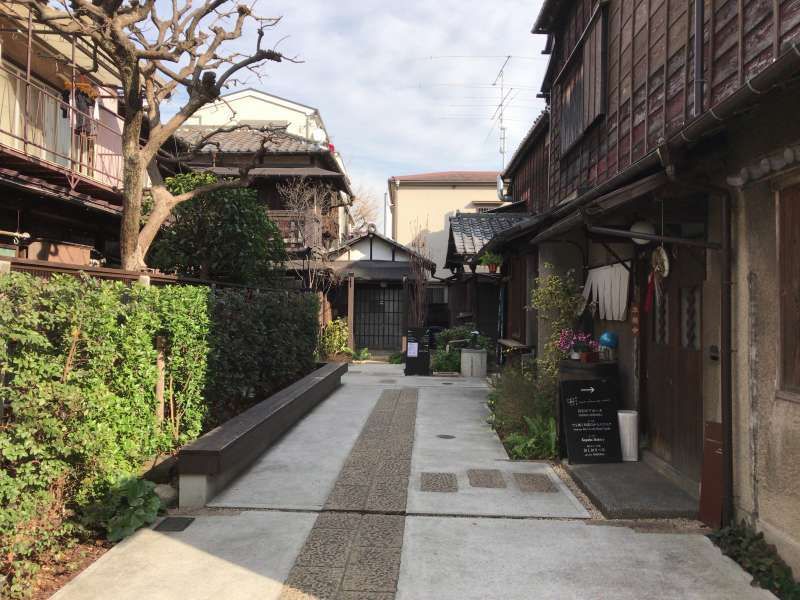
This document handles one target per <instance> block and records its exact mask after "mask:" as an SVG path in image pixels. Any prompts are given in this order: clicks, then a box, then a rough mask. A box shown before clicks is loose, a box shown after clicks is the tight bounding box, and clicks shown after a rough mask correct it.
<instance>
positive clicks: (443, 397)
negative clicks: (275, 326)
mask: <svg viewBox="0 0 800 600" xmlns="http://www.w3.org/2000/svg"><path fill="white" fill-rule="evenodd" d="M486 392H487V389H486V385H485V382H484V381H482V380H479V379H463V378H433V377H404V376H403V374H402V366H395V365H385V364H380V365H353V367H352V369H351V371H350V372H349V373H348V374H347V375H346V376H345V377H344V379H343V386H342V387H341V388H340V389H339V390H337V391H336V392H335V393H334V394H333V395H332V396H331V397H330V398H329V399H328V400H326V401H325V402H323V403H322V404H321V405H320V406H319V407H317V408H316V409H315V410H314V411H313V412H312V413H311V414H309V415H308V416H307V417H306V418H305V419H304V420H303V421H302V422H301V423H299V424H298V425H297V426H296V427H295V428H294V429H293V430H292V431H290V432H289V433H288V434H287V436H286V437H285V438H284V439H283V440H281V442H280V443H278V444H277V445H275V446H274V447H273V448H272V449H270V450H269V451H268V452H267V453H265V454H264V456H262V457H261V458H260V459H259V460H257V461H256V462H255V463H254V464H253V466H252V467H251V468H250V469H249V470H248V471H247V472H245V473H244V474H243V475H242V476H241V477H239V478H238V479H237V480H236V481H234V482H233V483H232V484H231V485H230V486H229V487H228V488H227V489H226V490H224V491H223V492H222V493H220V494H219V495H218V496H217V497H216V498H214V500H213V501H212V502H211V503H210V505H209V506H210V508H209V509H207V510H205V511H201V512H200V513H196V514H195V515H194V516H195V521H194V522H193V523H192V524H191V525H190V526H189V527H188V528H187V529H186V530H185V531H181V532H174V533H165V532H158V531H154V530H151V529H147V530H142V531H139V532H138V533H137V534H135V535H134V536H133V537H132V538H130V539H129V540H127V541H125V542H123V543H122V544H119V545H118V546H116V547H115V548H113V549H112V550H111V551H109V552H108V553H107V554H105V555H104V556H103V557H102V558H101V559H100V560H98V561H97V562H96V563H95V564H94V565H92V566H91V567H90V568H89V569H87V570H86V571H85V572H84V573H82V574H81V575H80V576H78V577H77V578H76V579H75V580H74V581H73V582H71V583H70V584H68V585H67V586H66V587H65V588H64V589H63V590H61V592H59V593H58V594H56V596H55V598H56V599H57V600H90V599H94V598H114V599H121V600H128V599H131V600H133V599H134V598H136V599H141V598H148V599H149V598H155V599H157V600H162V599H163V600H177V599H183V598H187V599H194V598H200V599H205V598H225V599H228V598H231V599H234V600H239V599H247V598H259V599H263V600H270V599H278V598H280V599H281V600H296V599H304V600H312V599H315V600H327V599H331V600H356V599H358V600H389V599H391V598H395V597H396V598H398V599H403V600H412V599H413V600H427V599H431V600H434V599H435V600H440V599H450V598H452V599H454V600H455V599H458V600H463V599H470V598H475V599H479V598H480V599H487V598H488V599H491V598H497V599H503V600H505V599H516V598H519V599H523V598H524V599H526V600H527V599H529V598H537V599H538V598H559V599H562V598H581V599H583V598H587V599H588V598H603V599H606V598H608V599H614V598H621V599H628V598H630V599H633V598H637V599H638V598H664V599H673V598H674V599H677V598H697V599H700V598H703V599H705V598H711V599H717V598H719V599H722V598H744V599H750V598H752V599H754V600H755V599H759V598H770V597H772V596H771V595H770V594H768V593H767V592H764V591H762V590H758V589H755V588H751V587H750V585H749V577H748V576H747V575H746V574H745V573H744V572H743V571H742V570H741V569H740V568H739V567H738V566H737V565H735V564H734V563H733V562H732V561H730V560H729V559H727V558H725V557H723V556H722V554H721V553H720V552H719V550H717V549H716V548H715V547H714V546H713V545H712V544H711V543H710V542H709V541H708V540H707V539H706V538H705V537H703V536H700V535H696V534H663V533H638V532H635V531H633V530H632V529H629V528H627V527H611V526H607V525H603V524H602V522H596V521H589V520H588V517H589V514H588V513H587V512H586V510H585V508H583V507H582V506H581V504H580V502H579V501H578V500H577V499H576V498H575V497H574V496H573V495H572V494H571V493H570V491H569V489H568V488H567V487H566V486H565V485H564V484H563V482H561V481H560V479H559V478H558V476H557V475H556V473H555V472H554V471H553V470H552V469H551V468H550V467H549V465H547V464H546V463H536V462H514V461H509V460H508V459H507V457H506V455H505V453H504V450H503V448H502V445H501V444H500V442H499V440H498V439H497V436H496V435H495V434H494V433H493V432H492V431H491V429H490V428H489V427H488V425H487V424H486V422H485V418H486V416H487V412H486V407H485V399H486Z"/></svg>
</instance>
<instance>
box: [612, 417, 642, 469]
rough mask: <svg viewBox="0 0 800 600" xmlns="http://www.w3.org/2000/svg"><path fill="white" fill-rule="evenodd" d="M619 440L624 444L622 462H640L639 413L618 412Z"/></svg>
mask: <svg viewBox="0 0 800 600" xmlns="http://www.w3.org/2000/svg"><path fill="white" fill-rule="evenodd" d="M617 418H618V419H619V439H620V443H621V444H622V460H623V461H625V462H635V461H637V460H639V413H638V412H637V411H635V410H618V411H617Z"/></svg>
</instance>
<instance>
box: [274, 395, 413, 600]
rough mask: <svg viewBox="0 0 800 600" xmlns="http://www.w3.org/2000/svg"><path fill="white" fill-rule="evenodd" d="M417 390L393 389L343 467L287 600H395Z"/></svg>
mask: <svg viewBox="0 0 800 600" xmlns="http://www.w3.org/2000/svg"><path fill="white" fill-rule="evenodd" d="M416 416H417V390H415V389H404V390H386V391H384V392H383V393H382V394H381V397H380V398H379V399H378V402H377V404H376V405H375V408H374V409H373V410H372V413H371V414H370V416H369V418H368V419H367V422H366V424H365V425H364V428H363V429H362V430H361V434H360V435H359V437H358V439H357V440H356V443H355V445H354V446H353V449H352V450H351V452H350V454H349V455H348V457H347V460H346V461H345V464H344V467H343V468H342V470H341V471H340V472H339V477H338V478H337V480H336V483H335V484H334V486H333V490H332V491H331V493H330V495H329V496H328V499H327V501H326V502H325V506H324V508H323V512H322V513H320V515H319V516H318V517H317V520H316V522H315V523H314V526H313V527H312V529H311V532H310V533H309V535H308V538H307V539H306V542H305V545H304V546H303V548H302V550H301V551H300V554H298V556H297V559H296V560H295V564H294V567H293V568H292V570H291V572H290V573H289V577H288V578H287V580H286V583H285V584H284V586H283V591H282V593H281V600H393V599H394V597H395V592H396V591H397V580H398V578H399V575H400V554H401V552H402V547H403V533H404V531H405V516H404V515H405V510H406V497H407V494H408V477H409V474H410V472H411V451H412V448H413V445H414V426H415V423H416Z"/></svg>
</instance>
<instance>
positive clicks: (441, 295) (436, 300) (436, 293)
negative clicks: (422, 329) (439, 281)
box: [425, 286, 447, 304]
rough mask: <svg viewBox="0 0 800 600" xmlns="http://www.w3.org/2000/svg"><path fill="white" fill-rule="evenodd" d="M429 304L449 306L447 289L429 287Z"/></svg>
mask: <svg viewBox="0 0 800 600" xmlns="http://www.w3.org/2000/svg"><path fill="white" fill-rule="evenodd" d="M425 291H426V293H427V296H428V304H447V288H445V287H439V286H429V287H428V288H427V289H426V290H425Z"/></svg>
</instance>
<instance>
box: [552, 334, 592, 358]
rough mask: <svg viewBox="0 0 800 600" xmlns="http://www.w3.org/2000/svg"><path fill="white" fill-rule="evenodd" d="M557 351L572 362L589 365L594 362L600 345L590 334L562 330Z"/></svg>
mask: <svg viewBox="0 0 800 600" xmlns="http://www.w3.org/2000/svg"><path fill="white" fill-rule="evenodd" d="M558 349H559V350H561V351H562V352H563V353H564V354H567V355H569V357H570V358H571V359H573V360H580V361H581V362H583V363H590V362H595V360H596V357H597V352H598V350H599V349H600V344H599V343H598V342H597V341H596V340H594V339H593V338H592V334H591V333H585V332H583V331H575V330H573V329H562V330H561V333H560V334H559V336H558Z"/></svg>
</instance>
